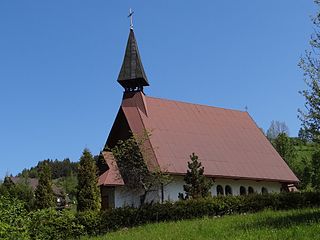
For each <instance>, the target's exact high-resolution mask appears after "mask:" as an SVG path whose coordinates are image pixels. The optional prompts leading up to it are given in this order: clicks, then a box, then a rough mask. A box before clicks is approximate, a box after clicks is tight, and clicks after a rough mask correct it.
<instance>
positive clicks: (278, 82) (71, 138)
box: [0, 0, 316, 177]
mask: <svg viewBox="0 0 320 240" xmlns="http://www.w3.org/2000/svg"><path fill="white" fill-rule="evenodd" d="M130 7H131V8H133V10H134V11H135V13H134V31H135V34H136V38H137V41H138V45H139V50H140V54H141V57H142V62H143V64H144V68H145V71H146V74H147V76H148V79H149V82H150V85H151V86H150V87H148V88H146V89H145V93H146V94H147V95H151V96H155V97H161V98H167V99H173V100H181V101H187V102H192V103H199V104H206V105H212V106H217V107H224V108H231V109H238V110H244V109H245V106H248V111H249V113H250V114H251V116H252V117H253V119H254V120H255V121H256V123H257V124H258V125H259V126H260V127H262V128H263V129H264V130H266V129H267V128H268V127H269V125H270V122H271V121H272V120H279V121H285V122H286V124H287V125H288V126H289V129H290V134H291V135H292V136H296V135H297V132H298V129H299V127H300V122H299V120H298V119H297V109H298V108H301V107H303V103H304V99H303V98H302V96H300V95H299V93H298V91H299V90H302V89H303V88H305V84H304V82H303V76H302V72H301V70H300V69H299V68H298V66H297V63H298V61H299V58H300V56H302V55H303V53H304V50H305V49H307V48H308V41H309V37H310V34H311V33H312V31H313V26H312V23H311V21H310V16H311V15H312V14H314V13H315V11H316V7H315V5H314V4H313V1H312V0H294V1H293V0H281V1H279V0H268V1H254V0H243V1H236V0H233V1H212V0H207V1H184V0H177V1H169V0H166V1H115V0H113V1H111V0H110V1H105V0H95V1H88V0H86V1H84V0H68V1H65V0H55V1H43V0H32V1H23V0H2V1H0V110H1V112H0V114H1V117H0V177H3V176H4V175H5V174H6V173H12V174H16V173H18V172H20V171H21V170H22V169H23V168H29V167H31V166H34V165H35V164H36V163H37V162H38V161H40V160H43V159H48V158H50V159H56V158H57V159H61V160H62V159H64V158H67V157H69V158H70V159H71V160H73V161H77V160H78V159H79V157H80V155H81V152H82V150H83V149H84V148H85V147H88V148H89V149H90V150H91V151H92V153H93V154H98V153H99V151H100V150H101V149H102V147H103V145H104V143H105V141H106V138H107V136H108V133H109V130H110V128H111V126H112V123H113V121H114V118H115V115H116V113H117V110H118V108H119V104H120V102H121V97H122V88H121V86H120V85H118V84H117V82H116V79H117V76H118V73H119V70H120V67H121V63H122V59H123V55H124V50H125V46H126V42H127V37H128V34H129V19H128V18H127V15H128V9H129V8H130Z"/></svg>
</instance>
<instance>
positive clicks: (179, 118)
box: [107, 92, 299, 183]
mask: <svg viewBox="0 0 320 240" xmlns="http://www.w3.org/2000/svg"><path fill="white" fill-rule="evenodd" d="M123 119H124V120H123ZM126 125H128V126H129V128H130V129H128V130H124V128H125V126H126ZM145 129H146V130H147V131H149V132H151V136H150V138H149V141H148V142H147V143H146V146H147V147H149V148H150V149H151V151H150V154H149V157H148V159H147V161H148V162H147V165H148V166H149V168H150V166H151V168H155V167H160V169H161V170H163V171H167V172H168V173H171V174H178V175H183V174H185V173H186V171H187V162H188V161H190V158H189V156H190V155H191V154H192V153H195V154H196V155H198V156H199V159H200V161H201V163H202V165H203V166H204V169H205V174H206V175H207V176H211V177H215V178H232V179H251V180H267V181H279V182H285V183H295V182H298V181H299V180H298V178H297V177H296V176H295V175H294V173H293V172H292V171H291V170H290V168H289V167H288V165H287V164H286V163H285V161H284V160H283V159H282V158H281V157H280V156H279V154H278V153H277V151H276V150H275V149H274V148H273V147H272V145H271V143H270V142H269V141H268V140H267V138H266V137H265V136H264V135H263V133H262V132H261V130H260V129H259V128H258V127H257V125H256V124H255V122H254V121H253V119H252V118H251V117H250V115H249V114H248V113H247V112H242V111H236V110H228V109H223V108H217V107H210V106H204V105H198V104H191V103H184V102H178V101H172V100H165V99H159V98H153V97H147V96H145V95H144V94H143V93H142V92H137V93H133V94H131V95H129V94H127V95H125V97H124V99H123V101H122V104H121V108H120V110H119V113H118V116H117V119H116V121H115V123H114V125H113V127H112V130H111V132H110V135H109V137H108V140H107V145H112V144H114V143H115V142H116V141H117V138H118V139H119V135H123V136H124V133H123V131H132V132H133V133H138V134H139V133H140V134H141V133H142V132H143V131H144V130H145Z"/></svg>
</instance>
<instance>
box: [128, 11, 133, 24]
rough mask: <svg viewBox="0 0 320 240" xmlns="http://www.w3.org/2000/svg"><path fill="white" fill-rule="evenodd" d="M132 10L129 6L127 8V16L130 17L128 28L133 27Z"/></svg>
mask: <svg viewBox="0 0 320 240" xmlns="http://www.w3.org/2000/svg"><path fill="white" fill-rule="evenodd" d="M133 13H134V12H133V11H132V10H131V8H130V9H129V15H128V18H130V29H133V21H132V15H133Z"/></svg>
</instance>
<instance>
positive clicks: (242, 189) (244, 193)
mask: <svg viewBox="0 0 320 240" xmlns="http://www.w3.org/2000/svg"><path fill="white" fill-rule="evenodd" d="M246 194H247V190H246V188H245V187H244V186H241V187H240V195H246Z"/></svg>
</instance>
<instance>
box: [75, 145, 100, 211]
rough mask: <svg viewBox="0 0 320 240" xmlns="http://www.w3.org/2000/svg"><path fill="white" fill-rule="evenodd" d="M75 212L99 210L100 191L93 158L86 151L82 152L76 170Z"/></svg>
mask: <svg viewBox="0 0 320 240" xmlns="http://www.w3.org/2000/svg"><path fill="white" fill-rule="evenodd" d="M77 201H78V205H77V210H78V211H80V212H83V211H87V210H93V211H98V210H100V208H101V196H100V189H99V187H98V177H97V169H96V164H95V160H94V158H93V156H92V155H91V153H90V151H89V150H88V149H84V150H83V154H82V156H81V158H80V165H79V169H78V189H77Z"/></svg>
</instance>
